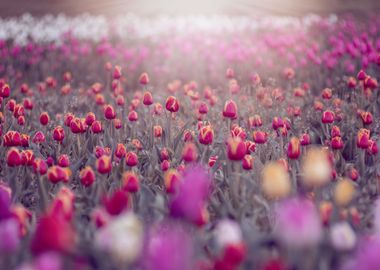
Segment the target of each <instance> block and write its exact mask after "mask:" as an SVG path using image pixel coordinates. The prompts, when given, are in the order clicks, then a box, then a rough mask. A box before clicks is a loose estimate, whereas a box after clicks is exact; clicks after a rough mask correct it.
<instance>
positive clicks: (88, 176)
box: [79, 166, 95, 187]
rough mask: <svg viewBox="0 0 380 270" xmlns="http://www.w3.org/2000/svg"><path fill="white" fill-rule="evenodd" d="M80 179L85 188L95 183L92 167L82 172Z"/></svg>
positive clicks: (85, 168)
mask: <svg viewBox="0 0 380 270" xmlns="http://www.w3.org/2000/svg"><path fill="white" fill-rule="evenodd" d="M79 178H80V182H81V183H82V185H83V186H85V187H89V186H91V185H92V184H93V183H94V181H95V173H94V171H93V170H92V168H91V167H90V166H86V167H84V168H83V169H82V170H81V171H80V173H79Z"/></svg>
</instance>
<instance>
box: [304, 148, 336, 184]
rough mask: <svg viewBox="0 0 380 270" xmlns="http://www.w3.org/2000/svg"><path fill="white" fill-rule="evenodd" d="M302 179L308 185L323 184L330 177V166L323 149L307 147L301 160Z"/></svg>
mask: <svg viewBox="0 0 380 270" xmlns="http://www.w3.org/2000/svg"><path fill="white" fill-rule="evenodd" d="M302 172H303V178H302V180H303V181H304V183H305V184H306V185H308V186H312V187H319V186H323V185H325V184H326V183H327V182H328V181H329V180H330V178H331V172H332V168H331V165H330V162H329V157H328V153H327V151H326V150H325V149H318V148H312V149H309V150H308V151H307V153H306V155H305V156H304V159H303V161H302Z"/></svg>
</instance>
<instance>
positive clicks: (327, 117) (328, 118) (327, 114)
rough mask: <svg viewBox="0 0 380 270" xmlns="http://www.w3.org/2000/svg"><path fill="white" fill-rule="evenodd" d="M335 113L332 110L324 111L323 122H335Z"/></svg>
mask: <svg viewBox="0 0 380 270" xmlns="http://www.w3.org/2000/svg"><path fill="white" fill-rule="evenodd" d="M334 118H335V114H334V112H332V111H324V112H323V113H322V123H324V124H331V123H333V122H334Z"/></svg>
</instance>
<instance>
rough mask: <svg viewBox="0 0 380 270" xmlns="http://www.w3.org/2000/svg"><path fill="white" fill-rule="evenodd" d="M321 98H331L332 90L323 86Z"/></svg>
mask: <svg viewBox="0 0 380 270" xmlns="http://www.w3.org/2000/svg"><path fill="white" fill-rule="evenodd" d="M322 98H323V99H331V98H332V90H331V89H330V88H325V89H323V91H322Z"/></svg>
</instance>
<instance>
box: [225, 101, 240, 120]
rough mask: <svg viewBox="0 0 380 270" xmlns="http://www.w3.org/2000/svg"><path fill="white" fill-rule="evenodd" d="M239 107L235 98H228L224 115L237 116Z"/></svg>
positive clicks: (232, 117) (228, 116)
mask: <svg viewBox="0 0 380 270" xmlns="http://www.w3.org/2000/svg"><path fill="white" fill-rule="evenodd" d="M237 110H238V108H237V105H236V103H235V101H233V100H231V99H230V100H227V101H226V103H225V104H224V108H223V116H224V117H227V118H231V119H235V118H237V114H238V111H237Z"/></svg>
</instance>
